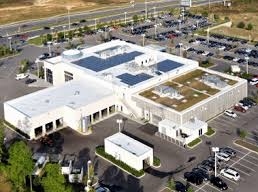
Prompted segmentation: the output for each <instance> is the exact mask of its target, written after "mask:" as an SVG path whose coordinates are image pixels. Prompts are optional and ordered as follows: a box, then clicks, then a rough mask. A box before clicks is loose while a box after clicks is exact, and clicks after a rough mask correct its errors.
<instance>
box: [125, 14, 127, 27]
mask: <svg viewBox="0 0 258 192" xmlns="http://www.w3.org/2000/svg"><path fill="white" fill-rule="evenodd" d="M126 14H127V12H125V25H126Z"/></svg>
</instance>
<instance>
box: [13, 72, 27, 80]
mask: <svg viewBox="0 0 258 192" xmlns="http://www.w3.org/2000/svg"><path fill="white" fill-rule="evenodd" d="M27 77H29V75H28V74H25V73H20V74H16V77H15V79H16V80H21V79H25V78H27Z"/></svg>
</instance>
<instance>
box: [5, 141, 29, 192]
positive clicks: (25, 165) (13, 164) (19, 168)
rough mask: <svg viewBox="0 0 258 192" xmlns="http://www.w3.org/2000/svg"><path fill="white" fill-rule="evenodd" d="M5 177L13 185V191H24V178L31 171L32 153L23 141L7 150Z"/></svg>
mask: <svg viewBox="0 0 258 192" xmlns="http://www.w3.org/2000/svg"><path fill="white" fill-rule="evenodd" d="M8 152H9V159H8V166H7V176H8V178H9V179H10V180H11V182H12V183H13V186H14V188H15V191H17V192H20V191H25V190H26V187H25V184H26V176H28V175H30V174H31V173H32V170H33V160H32V153H31V150H30V149H29V147H28V146H27V145H26V143H25V142H24V141H18V142H15V143H14V144H12V145H11V147H10V149H9V151H8Z"/></svg>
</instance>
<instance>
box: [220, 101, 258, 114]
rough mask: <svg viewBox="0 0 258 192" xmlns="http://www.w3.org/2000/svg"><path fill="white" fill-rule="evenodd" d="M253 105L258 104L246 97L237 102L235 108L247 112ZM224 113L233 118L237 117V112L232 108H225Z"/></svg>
mask: <svg viewBox="0 0 258 192" xmlns="http://www.w3.org/2000/svg"><path fill="white" fill-rule="evenodd" d="M253 106H256V102H255V101H254V100H253V99H251V98H249V97H245V98H244V99H242V100H240V101H239V103H237V104H236V105H235V106H234V110H235V111H239V112H242V113H245V112H246V111H247V110H248V109H249V108H251V107H253ZM224 114H225V115H226V116H229V117H231V118H236V117H237V114H236V113H235V112H233V111H232V110H225V111H224Z"/></svg>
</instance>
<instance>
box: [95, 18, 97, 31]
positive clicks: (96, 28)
mask: <svg viewBox="0 0 258 192" xmlns="http://www.w3.org/2000/svg"><path fill="white" fill-rule="evenodd" d="M95 31H97V19H96V18H95Z"/></svg>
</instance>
